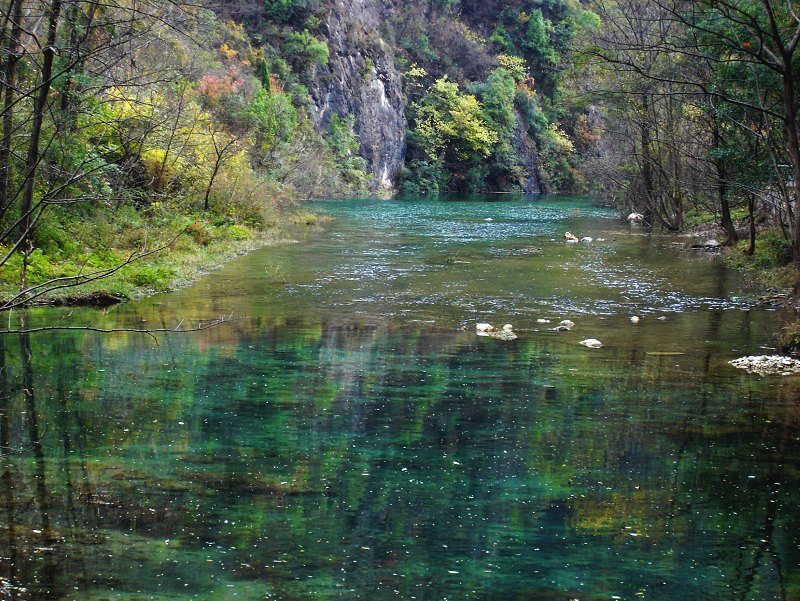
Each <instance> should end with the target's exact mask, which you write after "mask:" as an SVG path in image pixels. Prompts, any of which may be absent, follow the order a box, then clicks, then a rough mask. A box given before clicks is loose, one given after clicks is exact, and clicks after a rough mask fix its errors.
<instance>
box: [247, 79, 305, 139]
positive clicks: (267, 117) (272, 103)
mask: <svg viewBox="0 0 800 601" xmlns="http://www.w3.org/2000/svg"><path fill="white" fill-rule="evenodd" d="M247 116H248V117H249V118H250V119H251V120H252V123H253V125H254V126H255V128H256V130H257V135H258V142H259V145H260V146H261V147H262V150H263V149H269V148H273V147H275V146H276V145H277V144H279V143H282V142H288V141H290V140H291V139H292V136H293V135H294V132H295V130H296V129H297V119H298V116H297V110H296V109H295V108H294V106H293V105H292V102H291V99H290V98H289V97H288V96H287V95H286V94H284V93H283V92H270V91H269V90H267V89H266V88H263V87H262V88H261V89H259V90H258V92H256V96H255V98H253V100H252V102H251V103H250V105H249V107H248V109H247Z"/></svg>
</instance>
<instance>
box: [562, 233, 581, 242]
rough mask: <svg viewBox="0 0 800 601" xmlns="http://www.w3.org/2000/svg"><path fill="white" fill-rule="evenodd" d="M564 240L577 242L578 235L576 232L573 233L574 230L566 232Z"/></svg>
mask: <svg viewBox="0 0 800 601" xmlns="http://www.w3.org/2000/svg"><path fill="white" fill-rule="evenodd" d="M564 240H566V241H567V242H577V241H578V237H577V236H576V235H575V234H573V233H572V232H565V233H564Z"/></svg>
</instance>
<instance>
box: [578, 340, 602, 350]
mask: <svg viewBox="0 0 800 601" xmlns="http://www.w3.org/2000/svg"><path fill="white" fill-rule="evenodd" d="M581 344H582V345H583V346H587V347H589V348H600V347H601V346H603V343H602V342H600V341H599V340H597V339H596V338H587V339H586V340H581Z"/></svg>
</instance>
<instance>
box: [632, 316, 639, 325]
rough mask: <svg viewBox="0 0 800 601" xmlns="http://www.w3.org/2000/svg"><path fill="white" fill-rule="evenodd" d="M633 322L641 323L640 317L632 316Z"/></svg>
mask: <svg viewBox="0 0 800 601" xmlns="http://www.w3.org/2000/svg"><path fill="white" fill-rule="evenodd" d="M631 323H639V317H638V316H637V315H634V316H633V317H631Z"/></svg>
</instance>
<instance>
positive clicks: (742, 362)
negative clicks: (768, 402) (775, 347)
mask: <svg viewBox="0 0 800 601" xmlns="http://www.w3.org/2000/svg"><path fill="white" fill-rule="evenodd" d="M729 363H730V364H731V365H733V366H734V367H737V368H739V369H744V370H747V372H748V373H751V374H761V375H763V376H778V375H782V376H790V375H793V374H800V359H793V358H792V357H784V356H782V355H753V356H750V357H742V358H741V359H734V360H733V361H729Z"/></svg>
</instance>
